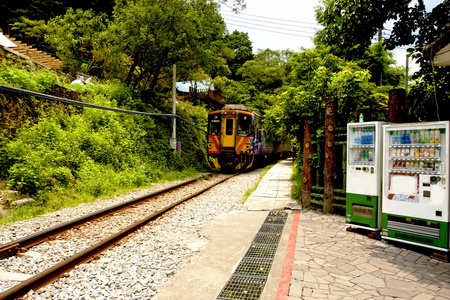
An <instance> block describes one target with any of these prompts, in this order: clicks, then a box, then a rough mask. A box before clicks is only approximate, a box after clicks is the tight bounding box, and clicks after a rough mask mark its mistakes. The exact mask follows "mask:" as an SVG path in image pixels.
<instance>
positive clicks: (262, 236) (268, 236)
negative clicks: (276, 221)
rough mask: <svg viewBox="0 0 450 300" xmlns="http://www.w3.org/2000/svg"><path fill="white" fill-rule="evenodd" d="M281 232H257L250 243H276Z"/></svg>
mask: <svg viewBox="0 0 450 300" xmlns="http://www.w3.org/2000/svg"><path fill="white" fill-rule="evenodd" d="M280 238H281V233H265V232H259V233H258V234H257V235H256V236H255V238H254V239H253V242H252V244H273V245H278V242H279V241H280Z"/></svg>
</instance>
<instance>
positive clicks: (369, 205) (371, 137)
mask: <svg viewBox="0 0 450 300" xmlns="http://www.w3.org/2000/svg"><path fill="white" fill-rule="evenodd" d="M384 124H387V123H386V122H362V123H349V124H347V179H346V194H347V197H346V198H347V199H346V212H345V213H346V223H347V224H348V225H350V226H351V227H358V228H364V229H368V230H374V231H377V230H380V228H381V208H380V205H381V178H382V171H383V169H382V156H381V154H382V152H383V149H382V140H383V139H382V125H384Z"/></svg>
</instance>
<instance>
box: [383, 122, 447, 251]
mask: <svg viewBox="0 0 450 300" xmlns="http://www.w3.org/2000/svg"><path fill="white" fill-rule="evenodd" d="M383 145H384V146H383V157H384V162H383V190H382V231H381V236H382V238H384V239H387V240H395V241H400V242H404V243H408V244H414V245H418V246H425V247H428V248H432V249H436V250H443V251H448V250H449V239H450V238H449V224H450V219H449V209H450V203H449V188H450V187H449V182H448V170H449V152H448V151H449V149H448V148H449V122H448V121H445V122H426V123H402V124H388V125H384V126H383Z"/></svg>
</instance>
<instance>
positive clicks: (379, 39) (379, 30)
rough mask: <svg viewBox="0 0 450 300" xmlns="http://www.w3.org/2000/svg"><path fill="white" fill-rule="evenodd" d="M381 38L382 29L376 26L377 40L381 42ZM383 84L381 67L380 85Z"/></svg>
mask: <svg viewBox="0 0 450 300" xmlns="http://www.w3.org/2000/svg"><path fill="white" fill-rule="evenodd" d="M382 38H383V31H382V28H378V42H381V39H382ZM382 85H383V68H381V70H380V86H382Z"/></svg>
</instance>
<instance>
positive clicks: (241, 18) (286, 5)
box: [221, 0, 442, 73]
mask: <svg viewBox="0 0 450 300" xmlns="http://www.w3.org/2000/svg"><path fill="white" fill-rule="evenodd" d="M229 2H231V0H230V1H229ZM245 2H246V4H247V8H246V9H245V10H244V11H243V12H242V13H240V14H237V15H236V14H235V13H233V12H232V11H231V8H229V7H226V6H224V5H222V9H221V14H222V17H223V18H224V20H225V23H226V24H227V29H228V31H229V32H230V33H231V32H233V31H234V30H238V31H241V32H247V33H248V35H249V39H250V40H251V41H252V45H253V52H255V53H256V52H257V50H258V49H267V48H269V49H271V50H286V49H290V50H293V51H300V49H301V47H304V48H313V47H314V43H313V41H312V40H313V37H314V33H315V32H316V31H317V30H319V29H321V27H320V26H319V25H318V24H317V22H316V20H315V7H316V6H317V5H319V3H320V1H319V0H245ZM424 3H425V7H426V9H427V11H431V10H432V9H433V8H434V7H435V6H436V5H438V4H439V3H442V0H424ZM389 25H390V24H386V25H385V28H386V29H389ZM391 28H392V25H391ZM406 49H407V47H406V46H405V47H402V48H398V49H395V50H394V51H393V53H394V57H395V59H396V61H397V65H398V66H405V65H406ZM409 68H410V70H411V73H412V72H414V71H415V70H417V69H418V66H417V65H415V64H414V62H413V61H410V62H409Z"/></svg>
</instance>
